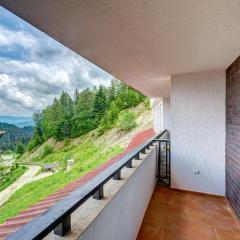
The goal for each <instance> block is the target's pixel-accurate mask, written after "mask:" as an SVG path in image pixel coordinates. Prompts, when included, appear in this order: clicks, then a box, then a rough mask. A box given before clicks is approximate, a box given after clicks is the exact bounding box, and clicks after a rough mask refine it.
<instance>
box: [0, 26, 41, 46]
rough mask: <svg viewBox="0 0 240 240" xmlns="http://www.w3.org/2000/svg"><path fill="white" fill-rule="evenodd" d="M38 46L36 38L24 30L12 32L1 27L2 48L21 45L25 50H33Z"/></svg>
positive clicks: (0, 41)
mask: <svg viewBox="0 0 240 240" xmlns="http://www.w3.org/2000/svg"><path fill="white" fill-rule="evenodd" d="M36 44H37V40H36V39H35V37H34V36H33V35H31V34H29V33H27V32H25V31H24V30H20V31H11V30H9V29H7V28H5V27H4V26H1V25H0V47H11V46H12V45H20V46H22V47H24V48H32V47H34V46H36Z"/></svg>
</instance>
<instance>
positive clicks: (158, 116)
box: [152, 99, 163, 132]
mask: <svg viewBox="0 0 240 240" xmlns="http://www.w3.org/2000/svg"><path fill="white" fill-rule="evenodd" d="M152 116H153V127H154V130H155V131H156V132H160V131H162V130H163V101H162V99H161V100H160V101H159V102H158V103H157V104H155V106H153V109H152Z"/></svg>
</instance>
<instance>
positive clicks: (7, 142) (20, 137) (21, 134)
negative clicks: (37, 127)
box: [0, 122, 34, 151]
mask: <svg viewBox="0 0 240 240" xmlns="http://www.w3.org/2000/svg"><path fill="white" fill-rule="evenodd" d="M0 130H4V131H6V132H7V134H6V135H4V136H3V137H2V138H0V149H1V150H4V151H6V150H12V151H15V150H16V147H17V145H18V144H22V145H27V144H28V143H29V142H30V140H31V139H32V137H33V132H34V128H33V127H31V126H28V127H23V128H19V127H17V126H15V125H13V124H8V123H3V122H0Z"/></svg>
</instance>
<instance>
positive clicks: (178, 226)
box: [137, 186, 240, 240]
mask: <svg viewBox="0 0 240 240" xmlns="http://www.w3.org/2000/svg"><path fill="white" fill-rule="evenodd" d="M153 239H154V240H240V225H239V222H238V220H237V218H236V216H235V215H234V213H233V212H232V210H231V208H230V207H229V205H228V204H227V202H226V201H225V200H224V199H221V198H214V197H208V196H200V195H196V194H191V193H182V192H177V191H173V190H170V189H168V188H163V187H159V186H158V187H156V189H155V192H154V194H153V197H152V199H151V201H150V204H149V206H148V209H147V212H146V215H145V217H144V220H143V223H142V226H141V229H140V232H139V236H138V239H137V240H153Z"/></svg>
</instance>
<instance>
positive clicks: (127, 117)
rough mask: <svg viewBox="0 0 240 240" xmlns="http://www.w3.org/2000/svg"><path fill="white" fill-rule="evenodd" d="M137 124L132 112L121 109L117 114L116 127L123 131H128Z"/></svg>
mask: <svg viewBox="0 0 240 240" xmlns="http://www.w3.org/2000/svg"><path fill="white" fill-rule="evenodd" d="M136 126H137V123H136V116H135V114H134V113H132V112H127V111H123V112H121V113H120V114H119V117H118V120H117V127H118V128H119V129H120V130H123V131H129V130H130V129H132V128H134V127H136Z"/></svg>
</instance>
